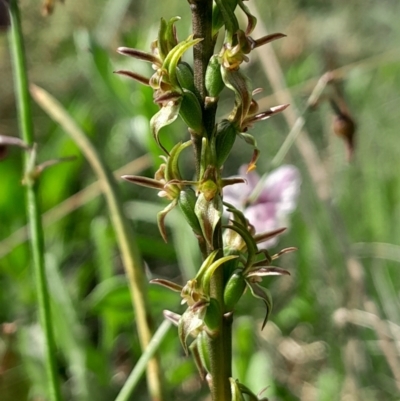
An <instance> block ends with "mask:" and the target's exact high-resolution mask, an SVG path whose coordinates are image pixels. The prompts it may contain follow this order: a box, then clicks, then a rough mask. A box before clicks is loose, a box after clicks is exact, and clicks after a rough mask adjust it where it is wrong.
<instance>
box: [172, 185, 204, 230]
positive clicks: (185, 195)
mask: <svg viewBox="0 0 400 401" xmlns="http://www.w3.org/2000/svg"><path fill="white" fill-rule="evenodd" d="M196 201H197V197H196V194H195V192H194V191H193V189H192V188H186V189H185V190H183V191H181V192H180V194H179V199H178V205H179V208H180V209H181V211H182V213H183V215H184V216H185V219H186V221H187V222H188V223H189V225H190V227H192V229H193V231H194V232H195V233H196V234H197V235H201V227H200V223H199V220H198V219H197V216H196V214H195V212H194V208H195V206H196Z"/></svg>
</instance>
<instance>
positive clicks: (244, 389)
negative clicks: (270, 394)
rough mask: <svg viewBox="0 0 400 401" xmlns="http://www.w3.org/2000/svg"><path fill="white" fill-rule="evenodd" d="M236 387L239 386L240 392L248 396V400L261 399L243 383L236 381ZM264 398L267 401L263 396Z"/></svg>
mask: <svg viewBox="0 0 400 401" xmlns="http://www.w3.org/2000/svg"><path fill="white" fill-rule="evenodd" d="M238 387H239V389H240V392H241V393H242V395H243V394H246V395H247V396H248V397H249V401H262V400H260V399H259V398H258V397H257V396H256V395H255V394H254V393H253V392H252V391H251V390H250V389H249V388H248V387H247V386H245V385H244V384H242V383H238ZM264 400H265V401H268V400H266V399H265V398H264Z"/></svg>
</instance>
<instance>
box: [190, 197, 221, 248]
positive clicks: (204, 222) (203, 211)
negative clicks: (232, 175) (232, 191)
mask: <svg viewBox="0 0 400 401" xmlns="http://www.w3.org/2000/svg"><path fill="white" fill-rule="evenodd" d="M194 212H195V214H196V216H197V218H198V220H199V223H200V227H201V231H202V232H203V236H204V238H205V240H206V242H207V244H208V246H209V247H210V248H211V249H213V237H214V230H215V227H216V226H217V224H218V222H219V221H220V219H221V216H222V199H221V196H219V195H217V196H215V197H214V198H213V199H211V200H210V201H207V200H206V198H205V196H204V194H203V193H201V194H200V195H199V196H198V197H197V201H196V206H195V208H194Z"/></svg>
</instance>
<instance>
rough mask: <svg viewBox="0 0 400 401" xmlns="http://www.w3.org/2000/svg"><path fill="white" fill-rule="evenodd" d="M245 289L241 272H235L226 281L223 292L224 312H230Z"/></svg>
mask: <svg viewBox="0 0 400 401" xmlns="http://www.w3.org/2000/svg"><path fill="white" fill-rule="evenodd" d="M245 289H246V281H245V280H244V277H243V275H242V271H241V270H236V272H234V273H233V274H232V276H231V278H230V279H229V280H228V282H227V283H226V286H225V290H224V303H225V312H232V311H233V309H234V308H235V306H236V304H237V303H238V302H239V299H240V298H241V297H242V295H243V293H244V290H245Z"/></svg>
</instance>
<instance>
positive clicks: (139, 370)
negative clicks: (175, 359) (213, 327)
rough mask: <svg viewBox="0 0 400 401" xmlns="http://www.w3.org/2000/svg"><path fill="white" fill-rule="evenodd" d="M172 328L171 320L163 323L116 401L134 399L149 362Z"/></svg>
mask: <svg viewBox="0 0 400 401" xmlns="http://www.w3.org/2000/svg"><path fill="white" fill-rule="evenodd" d="M171 326H172V323H171V322H170V321H169V320H164V321H163V322H162V323H161V325H160V327H159V328H158V329H157V331H156V332H155V333H154V336H153V338H152V339H151V341H150V343H149V345H148V346H147V348H146V349H145V350H144V352H143V354H142V355H141V356H140V358H139V360H138V361H137V363H136V365H135V367H134V368H133V370H132V372H131V373H130V375H129V377H128V379H127V380H126V382H125V384H124V386H123V387H122V389H121V391H120V392H119V394H118V396H117V398H116V399H115V401H129V400H130V399H132V398H131V395H132V394H133V392H134V391H135V388H136V386H137V384H138V383H139V380H140V378H141V377H142V375H143V373H144V371H145V369H146V366H147V364H148V363H149V360H151V358H152V357H153V356H154V354H155V353H156V352H157V350H158V348H160V345H161V343H162V341H163V340H164V338H165V336H166V335H167V333H168V331H169V329H170V327H171Z"/></svg>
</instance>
